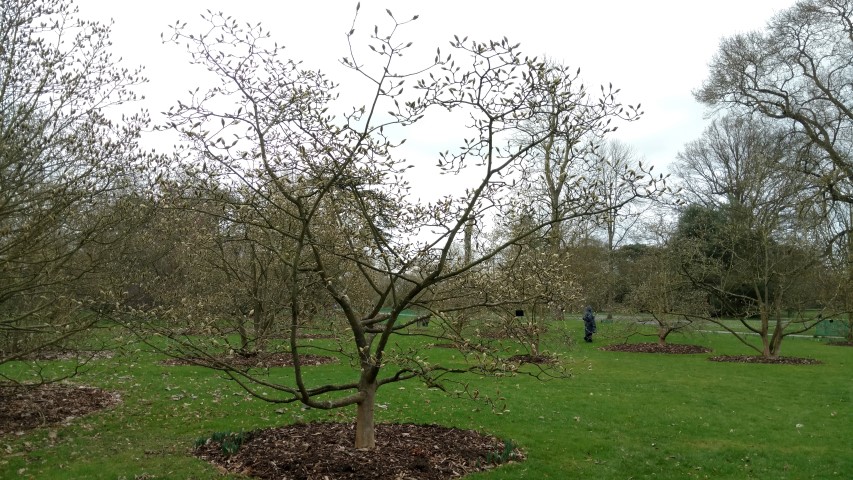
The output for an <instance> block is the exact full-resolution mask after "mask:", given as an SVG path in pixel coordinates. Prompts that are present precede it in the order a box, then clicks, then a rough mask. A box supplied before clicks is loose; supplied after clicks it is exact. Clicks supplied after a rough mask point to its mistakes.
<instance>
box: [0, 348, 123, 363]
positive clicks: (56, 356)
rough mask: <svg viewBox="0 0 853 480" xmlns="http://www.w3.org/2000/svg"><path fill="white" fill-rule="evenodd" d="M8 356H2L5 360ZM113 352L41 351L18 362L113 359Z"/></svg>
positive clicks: (3, 354) (25, 356)
mask: <svg viewBox="0 0 853 480" xmlns="http://www.w3.org/2000/svg"><path fill="white" fill-rule="evenodd" d="M5 355H6V354H5V353H2V354H0V358H3V357H4V356H5ZM113 355H114V354H113V352H111V351H109V350H98V351H83V350H79V351H78V350H39V351H37V352H33V353H31V354H29V355H24V356H23V357H21V358H19V359H18V360H44V361H52V360H86V361H88V360H100V359H107V358H113Z"/></svg>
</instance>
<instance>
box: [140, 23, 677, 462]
mask: <svg viewBox="0 0 853 480" xmlns="http://www.w3.org/2000/svg"><path fill="white" fill-rule="evenodd" d="M359 11H360V8H359V7H357V8H356V20H357V18H358V12H359ZM383 16H384V17H385V18H386V21H387V23H386V27H384V29H380V27H379V26H376V27H375V28H370V29H367V33H366V34H365V35H366V37H367V39H368V40H367V42H366V45H362V43H361V40H359V39H360V34H361V33H362V30H361V26H360V24H359V22H357V21H356V20H354V23H353V25H352V28H351V29H350V30H349V33H348V35H347V37H346V38H347V40H348V42H349V49H348V51H349V54H348V55H347V56H346V57H344V58H343V59H342V63H343V65H345V66H346V67H348V68H349V69H350V71H351V72H352V73H353V77H352V79H350V80H349V81H348V84H347V88H348V91H347V92H343V91H341V90H339V86H338V85H337V84H336V83H334V82H333V81H331V80H330V79H329V78H327V77H326V76H325V75H324V74H323V73H321V72H319V71H313V70H310V69H307V68H306V67H304V66H303V65H302V64H301V63H300V62H297V61H294V60H289V59H288V57H287V55H286V52H284V51H283V47H281V46H280V45H278V44H276V43H274V42H273V41H272V40H271V38H270V36H269V34H268V33H267V32H266V31H265V30H263V28H262V27H261V26H260V25H255V26H251V25H245V24H243V23H240V22H238V21H236V20H235V19H233V18H231V17H228V16H226V15H224V14H221V13H211V12H208V13H207V14H204V15H203V26H202V27H201V28H200V30H199V31H198V32H197V33H195V32H191V31H190V30H189V28H193V27H187V24H186V23H182V22H178V23H176V24H175V25H174V26H173V28H172V31H171V33H170V34H169V35H167V36H166V39H167V41H169V42H173V43H175V44H176V45H179V46H185V47H186V48H187V51H188V53H189V55H190V58H191V62H192V63H193V64H196V65H198V66H199V67H200V70H207V72H208V73H210V75H211V78H212V79H213V80H214V82H215V86H213V87H211V88H209V89H206V90H199V91H195V92H190V96H189V97H188V98H186V99H183V100H181V101H179V102H178V103H177V105H176V106H175V107H173V108H172V109H170V111H169V112H168V118H169V120H168V125H167V128H171V129H173V130H174V131H176V132H178V133H179V134H180V135H181V136H182V138H183V140H184V141H185V144H186V146H187V155H185V156H184V157H182V158H176V159H173V160H175V161H176V163H174V164H168V165H163V168H162V169H161V171H162V172H164V173H163V175H162V176H161V177H159V178H158V187H168V188H169V189H170V190H172V191H180V189H181V188H182V187H184V188H186V191H185V192H184V193H185V194H184V195H179V197H180V198H182V199H190V203H180V202H177V203H175V204H173V205H169V208H172V209H173V210H176V211H183V212H188V213H192V214H196V213H203V214H207V215H209V216H210V217H213V218H215V222H216V224H217V225H218V226H219V227H218V228H220V229H221V230H222V231H227V232H249V231H250V230H251V232H252V234H251V237H250V238H251V242H252V245H253V248H255V249H257V250H258V251H261V252H264V255H267V256H272V257H274V258H275V262H276V268H278V269H279V271H278V272H277V273H276V277H275V278H276V288H277V289H278V293H280V294H281V297H280V298H279V300H278V301H277V306H278V308H277V309H276V311H275V312H274V313H273V314H272V315H271V316H270V319H271V320H270V321H271V322H272V323H273V324H274V325H273V328H277V327H280V329H281V330H282V331H284V332H286V337H285V339H284V345H283V347H284V348H285V349H286V351H287V352H288V353H289V354H290V355H291V356H292V360H293V362H292V364H293V366H292V368H291V369H289V370H286V371H281V372H279V371H276V372H270V373H269V374H266V373H265V374H263V375H261V374H258V372H257V371H256V370H253V369H246V368H238V367H236V366H233V365H229V364H228V362H227V361H219V360H217V361H216V362H215V364H211V365H208V366H213V367H214V368H217V369H219V370H220V371H221V372H223V373H224V374H226V375H227V376H228V377H229V378H231V379H233V380H235V381H237V382H238V383H239V384H240V385H241V386H242V387H243V388H245V389H246V390H248V391H249V392H250V393H251V394H253V395H255V396H256V397H257V398H260V399H263V400H265V401H270V402H278V403H301V404H303V405H305V406H306V407H310V408H314V409H324V410H330V409H340V408H344V407H348V406H354V407H355V410H356V415H355V417H356V418H355V424H354V428H353V429H352V431H351V434H352V437H353V438H352V439H353V445H354V446H355V447H356V448H358V449H366V450H374V449H376V448H377V445H378V440H377V436H376V432H377V426H376V425H375V421H374V410H375V408H376V404H377V394H378V391H379V390H380V389H381V388H383V387H385V386H388V385H391V384H394V383H397V382H401V381H406V380H415V379H419V380H421V381H422V382H424V383H425V384H426V385H428V386H430V387H435V388H439V389H444V390H447V391H448V392H450V393H454V392H456V393H458V392H463V393H469V394H471V395H474V396H477V395H480V397H481V398H482V397H485V395H482V394H481V392H472V391H470V390H468V389H467V385H466V384H464V383H457V382H455V381H454V379H455V378H458V377H457V376H455V375H453V374H464V373H471V372H473V373H476V374H478V375H501V376H508V375H516V374H525V373H528V374H531V375H546V376H551V377H561V376H565V375H567V371H566V370H565V369H564V368H563V366H562V364H561V363H560V362H555V363H553V364H549V365H545V366H540V368H537V369H535V370H531V371H528V370H525V369H523V368H520V366H519V362H516V361H510V360H508V358H507V355H506V348H504V347H502V346H500V345H497V346H488V348H484V345H486V344H484V343H477V348H474V349H466V348H465V346H466V345H471V344H473V343H475V342H471V341H470V340H473V339H474V337H472V334H473V333H474V331H473V330H472V329H470V328H463V329H460V328H457V326H458V323H457V322H455V321H454V320H448V317H449V318H454V314H457V313H459V312H478V311H480V312H481V311H486V310H488V309H489V308H491V307H492V306H493V305H495V303H496V302H501V303H503V304H516V305H517V304H521V303H523V301H524V300H525V299H526V298H531V297H532V296H536V295H537V291H536V290H537V289H539V290H541V289H542V288H545V287H543V286H541V285H545V284H544V283H541V282H540V283H532V284H531V285H530V290H524V291H523V292H521V291H509V292H495V291H493V290H492V289H490V288H483V285H484V282H483V281H482V279H483V278H484V277H485V276H488V275H489V272H490V271H492V269H494V268H497V266H498V265H499V264H500V263H501V262H505V261H506V260H508V259H509V260H511V256H513V255H516V254H518V253H519V252H521V251H524V250H525V249H527V248H532V247H530V246H529V245H530V243H531V242H530V240H531V239H534V238H536V237H541V236H543V235H544V234H545V232H546V231H547V230H548V229H549V228H550V227H551V226H553V225H555V224H556V223H558V222H562V221H568V220H572V219H574V220H579V219H583V218H591V217H593V216H596V215H602V214H604V213H606V212H607V211H608V209H609V208H612V207H611V206H608V205H605V204H603V203H599V202H597V201H596V200H595V199H596V196H595V195H594V194H593V192H595V191H596V188H597V185H596V183H595V181H588V180H587V179H585V178H583V177H582V176H573V177H571V178H568V179H564V181H565V182H568V183H567V186H568V187H570V188H569V189H570V190H571V191H572V195H571V197H570V199H569V200H567V202H568V203H567V204H566V205H565V208H563V209H562V210H561V214H560V215H559V216H558V217H557V218H540V217H537V216H533V217H531V218H530V219H529V221H527V222H524V223H523V224H522V225H520V226H518V227H517V228H516V229H515V230H514V231H513V232H512V235H505V236H499V235H492V236H487V235H483V236H482V237H481V238H480V239H479V241H476V242H465V243H466V244H468V245H471V248H470V249H465V250H467V252H463V251H462V250H463V248H462V246H461V245H460V244H461V243H462V242H463V240H464V237H465V236H466V231H471V228H470V225H471V223H472V221H474V219H476V220H477V221H479V219H485V218H490V219H492V220H493V221H494V222H495V224H497V225H502V224H506V223H507V222H506V221H507V220H509V219H511V218H518V216H519V212H521V211H522V210H523V205H524V201H523V200H522V199H521V197H520V196H519V189H517V188H516V187H515V185H514V182H515V183H517V182H520V181H524V179H525V178H526V177H525V176H523V175H519V176H518V178H517V179H516V180H514V181H513V180H510V178H511V177H513V176H516V175H517V174H518V173H520V172H523V171H524V170H525V169H526V168H527V166H528V162H530V161H531V158H532V156H533V155H534V154H535V152H536V150H537V148H539V147H541V146H543V145H545V144H546V143H549V142H551V143H553V142H558V143H560V142H562V143H560V144H561V145H563V147H564V149H569V150H570V149H571V148H572V146H574V145H581V143H582V142H587V141H594V140H600V139H602V138H603V137H604V136H605V135H607V134H608V133H609V132H611V131H612V130H614V129H615V124H613V121H616V120H626V121H630V120H633V119H636V118H638V115H639V114H640V113H641V112H640V111H639V110H638V109H637V108H635V107H632V106H629V105H623V104H621V103H619V101H618V100H617V99H616V93H617V90H614V89H612V87H611V88H609V89H608V88H602V89H601V93H600V95H598V94H593V93H591V92H590V91H589V90H587V89H586V88H585V87H583V85H582V84H581V82H580V79H579V72H578V71H577V70H576V69H570V68H569V67H566V66H563V65H560V64H557V63H553V62H543V61H541V60H537V59H533V58H530V57H526V56H524V55H523V53H522V52H521V51H520V49H519V46H518V45H516V44H513V43H511V42H509V40H507V39H502V40H499V41H490V42H485V43H480V42H473V41H470V40H468V39H467V38H454V39H453V40H452V41H451V47H450V49H449V50H450V51H449V52H447V51H446V50H445V51H441V50H439V51H437V52H436V54H435V56H434V57H432V56H430V58H429V59H428V60H427V61H426V62H425V63H424V64H423V65H421V67H412V64H408V66H407V67H405V68H413V69H412V70H401V68H403V67H400V66H398V63H399V62H400V60H399V58H400V57H401V56H402V55H403V54H405V53H407V52H408V51H409V50H410V48H411V44H410V43H408V42H406V41H403V40H400V38H399V37H400V34H401V33H400V32H402V31H403V30H405V29H406V27H407V26H408V24H409V23H410V22H412V21H414V20H415V19H416V18H417V17H416V16H415V17H414V18H411V19H406V20H401V19H399V18H398V17H396V16H395V15H394V14H393V13H392V12H390V11H386V12H385V13H384V14H383ZM360 87H361V88H360ZM358 94H361V95H363V99H364V100H366V101H364V102H363V103H357V104H356V106H355V107H354V108H352V109H349V110H346V111H345V113H343V114H342V116H340V117H338V116H335V115H334V114H333V112H334V111H337V108H339V104H338V103H337V102H338V101H339V100H338V98H339V96H340V97H341V98H344V97H346V98H347V99H351V98H352V97H353V96H355V95H358ZM356 102H357V100H356ZM441 112H450V113H451V114H452V115H454V117H453V118H457V117H456V116H458V118H460V119H466V120H463V121H462V122H463V123H462V125H461V126H460V131H463V132H464V136H465V139H464V140H463V141H462V142H461V144H460V146H459V148H458V149H455V150H452V151H445V152H443V153H440V154H439V155H438V156H437V165H435V164H432V166H430V165H421V164H418V165H414V164H412V163H410V162H407V161H405V160H403V159H402V158H401V156H400V155H398V154H397V152H398V150H399V149H400V147H401V145H402V144H403V143H404V142H405V141H406V139H407V138H408V135H412V134H414V133H416V132H417V130H416V127H419V126H420V125H421V124H422V123H423V121H424V120H423V119H424V118H426V117H430V116H433V115H441V114H442V113H441ZM410 132H414V133H410ZM414 168H418V169H422V170H423V171H429V169H433V170H434V171H435V173H440V174H443V175H447V176H451V177H454V176H458V177H459V178H460V179H462V178H464V179H466V181H467V182H468V184H467V186H466V188H464V190H463V191H460V192H456V193H455V194H453V195H449V196H444V197H441V198H437V199H435V200H432V201H429V202H427V201H420V200H415V199H414V198H413V196H411V195H410V194H409V188H410V185H409V184H408V180H407V179H408V178H411V177H410V175H411V173H407V172H409V170H411V169H414ZM623 175H624V178H623V181H624V182H625V183H626V184H627V185H635V186H636V188H633V189H632V191H633V192H635V195H636V196H640V195H653V194H656V192H659V191H660V189H662V188H663V187H662V185H660V184H659V180H660V179H654V178H652V179H651V180H650V178H649V177H648V176H646V175H644V174H643V173H642V172H641V171H634V170H632V171H625V172H623ZM528 180H529V179H528ZM640 185H642V187H640ZM224 186H227V192H228V193H227V195H223V194H222V193H223V188H224ZM521 190H523V189H521ZM626 201H627V200H626ZM485 226H486V225H483V227H485ZM212 233H215V232H212ZM241 238H242V239H245V238H246V237H241ZM190 240H192V238H190ZM187 273H189V272H188V271H181V272H180V274H181V275H182V276H183V277H186V276H187ZM530 273H537V272H530ZM566 282H567V283H568V282H569V280H568V279H566ZM175 285H177V283H175ZM498 293H500V295H499V294H498ZM503 295H507V296H512V297H513V298H501V297H503ZM175 301H176V302H179V303H180V304H181V305H182V308H181V309H175V310H169V309H167V308H163V309H160V310H158V311H155V313H156V317H155V316H153V315H152V316H150V317H148V318H149V320H148V321H141V322H134V323H133V324H131V325H129V326H131V327H133V328H135V329H136V330H137V331H138V332H139V333H140V335H142V336H145V335H148V334H151V333H159V334H160V337H158V338H164V337H165V338H166V339H168V340H171V341H172V343H171V345H175V344H177V346H178V348H183V349H187V348H190V349H195V351H197V352H198V353H199V354H200V355H205V356H207V357H205V358H218V357H216V356H217V355H222V354H223V353H228V346H227V345H223V344H222V343H221V342H220V343H219V344H216V342H215V341H212V342H207V341H205V340H204V337H205V335H204V332H205V331H207V330H209V328H208V326H211V325H215V324H216V322H217V321H218V319H217V318H216V317H215V315H195V314H194V313H193V310H192V306H193V305H194V302H193V301H192V299H190V298H187V297H183V296H182V295H181V293H180V290H177V291H176V292H175ZM318 306H319V307H321V308H318ZM318 311H322V312H324V315H325V318H323V320H322V321H325V322H327V325H328V327H327V328H328V330H329V331H330V332H332V333H334V334H335V339H333V340H332V341H330V342H323V341H320V342H305V341H301V340H300V338H299V330H300V327H301V326H302V325H304V324H305V322H306V321H307V320H308V319H309V317H314V316H315V315H316V314H317V312H318ZM176 312H182V313H181V314H180V315H178V314H176ZM410 312H415V313H414V315H411V314H409V313H410ZM426 320H429V326H428V327H427V326H425V321H426ZM188 323H195V329H194V330H193V333H192V334H189V335H182V334H180V333H176V332H179V329H180V328H184V327H185V326H186V325H187V324H188ZM211 328H212V327H211ZM407 335H416V336H423V337H426V338H427V339H430V340H434V341H440V342H443V343H448V344H453V345H457V346H460V347H461V351H462V353H463V355H462V357H461V358H462V361H461V362H456V363H454V364H447V365H441V364H435V363H433V361H432V359H431V358H430V355H429V354H428V351H427V350H426V345H425V346H424V349H421V348H420V347H417V346H410V345H413V344H414V342H407V343H406V345H409V346H405V347H403V346H400V344H399V343H398V342H397V341H396V339H398V338H400V337H402V336H407ZM317 349H325V351H327V352H333V353H335V355H336V356H337V357H339V358H341V359H342V361H343V362H345V363H346V362H349V363H350V364H351V365H352V366H353V368H354V372H353V373H354V375H353V378H352V380H351V381H348V382H341V383H327V382H324V381H319V380H315V376H314V375H313V374H312V370H313V367H310V366H309V365H306V362H305V361H304V359H305V358H306V357H305V355H306V353H310V352H315V351H316V350H317ZM167 350H168V349H167ZM185 351H186V350H185ZM540 353H543V354H544V352H540Z"/></svg>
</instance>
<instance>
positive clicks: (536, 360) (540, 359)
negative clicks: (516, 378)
mask: <svg viewBox="0 0 853 480" xmlns="http://www.w3.org/2000/svg"><path fill="white" fill-rule="evenodd" d="M509 361H511V362H518V363H532V364H536V365H550V364H552V363H555V360H554V359H553V358H552V357H549V356H547V355H530V354H524V355H513V356H511V357H509Z"/></svg>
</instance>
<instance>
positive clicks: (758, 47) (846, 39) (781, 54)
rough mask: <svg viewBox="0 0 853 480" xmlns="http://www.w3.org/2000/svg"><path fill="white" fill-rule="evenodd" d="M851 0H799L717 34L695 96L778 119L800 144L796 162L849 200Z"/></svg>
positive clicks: (830, 194)
mask: <svg viewBox="0 0 853 480" xmlns="http://www.w3.org/2000/svg"><path fill="white" fill-rule="evenodd" d="M851 14H853V2H851V1H850V0H801V1H799V2H797V4H795V5H794V6H793V7H791V8H790V9H788V10H785V11H783V12H781V13H779V14H778V15H776V16H775V17H773V18H772V19H771V20H770V21H769V22H768V24H767V27H766V28H765V29H764V30H763V31H760V32H751V33H745V34H739V35H735V36H732V37H729V38H726V39H724V40H723V41H722V42H721V44H720V49H719V52H718V53H717V55H716V56H715V57H714V59H713V61H712V62H711V71H710V74H709V76H708V79H707V80H706V81H705V83H704V84H703V85H702V87H701V88H700V89H699V90H698V91H696V98H697V99H698V100H699V101H701V102H703V103H705V104H706V105H709V106H712V107H715V108H733V109H737V110H745V111H747V112H755V113H757V114H760V115H762V116H764V117H767V118H770V119H776V120H779V121H780V122H782V124H783V125H784V126H785V127H789V128H790V129H791V130H792V131H793V132H794V133H795V134H796V135H799V136H800V137H801V138H802V139H803V140H804V141H805V142H806V144H807V149H808V150H810V151H811V152H812V154H810V155H803V156H801V157H800V158H799V159H798V167H799V168H800V169H801V170H802V171H804V172H806V173H807V174H808V175H809V176H810V177H811V181H812V182H813V183H814V184H815V185H817V186H818V187H820V188H821V190H822V191H823V192H825V194H826V195H827V199H829V200H831V201H842V202H845V203H853V196H851V194H850V189H849V185H850V183H851V181H853V163H851V157H850V148H851V141H853V92H851V90H850V88H849V85H850V83H851V82H853V22H851Z"/></svg>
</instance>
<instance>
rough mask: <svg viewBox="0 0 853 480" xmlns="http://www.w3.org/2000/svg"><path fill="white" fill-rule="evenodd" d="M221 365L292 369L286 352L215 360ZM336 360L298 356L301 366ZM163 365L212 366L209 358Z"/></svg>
mask: <svg viewBox="0 0 853 480" xmlns="http://www.w3.org/2000/svg"><path fill="white" fill-rule="evenodd" d="M217 360H218V361H221V362H222V363H224V364H226V365H229V366H231V367H244V368H268V367H292V366H293V355H291V354H290V353H288V352H283V353H259V354H257V355H250V356H243V355H233V356H227V357H222V358H219V359H217ZM337 361H338V359H337V358H335V357H326V356H323V355H311V354H303V355H300V356H299V362H300V363H301V364H302V365H303V366H317V365H326V364H329V363H335V362H337ZM161 363H162V364H163V365H172V366H174V365H181V366H186V365H195V366H213V362H212V361H211V359H210V358H202V357H194V358H170V359H168V360H163V362H161Z"/></svg>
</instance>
